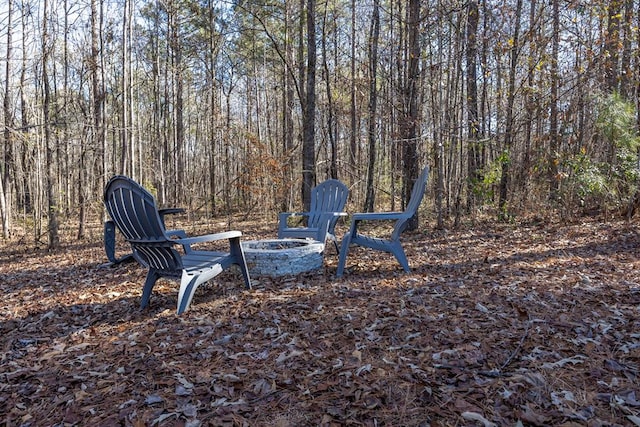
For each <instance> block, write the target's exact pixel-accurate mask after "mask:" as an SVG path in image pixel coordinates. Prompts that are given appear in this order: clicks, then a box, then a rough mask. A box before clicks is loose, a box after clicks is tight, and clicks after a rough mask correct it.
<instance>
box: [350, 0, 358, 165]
mask: <svg viewBox="0 0 640 427" xmlns="http://www.w3.org/2000/svg"><path fill="white" fill-rule="evenodd" d="M349 61H350V67H351V76H350V77H351V81H350V92H351V93H350V100H349V101H350V103H349V118H350V120H351V135H350V136H349V164H350V170H351V172H352V173H354V174H355V173H356V170H355V167H356V165H357V150H358V146H357V134H358V130H357V126H358V122H357V116H356V114H357V110H356V0H351V58H350V60H349Z"/></svg>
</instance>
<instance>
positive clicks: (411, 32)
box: [402, 0, 442, 230]
mask: <svg viewBox="0 0 640 427" xmlns="http://www.w3.org/2000/svg"><path fill="white" fill-rule="evenodd" d="M407 49H408V54H409V60H408V62H409V68H408V73H407V81H406V83H405V84H406V86H405V108H406V109H407V110H406V114H405V117H404V121H405V122H404V125H403V126H402V128H403V129H404V130H403V134H402V139H403V142H404V147H403V152H402V160H403V162H404V170H403V172H404V173H403V179H402V194H403V209H404V207H405V206H406V204H407V203H408V202H409V198H410V197H411V190H412V189H413V184H414V183H415V181H416V179H417V178H418V141H417V136H418V132H417V129H418V121H419V108H418V96H419V87H420V85H419V82H420V0H409V4H408V7H407ZM441 161H442V160H441ZM416 228H418V211H416V214H415V215H414V217H413V218H412V219H411V220H410V221H408V222H407V230H415V229H416Z"/></svg>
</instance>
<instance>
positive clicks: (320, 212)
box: [278, 179, 349, 250]
mask: <svg viewBox="0 0 640 427" xmlns="http://www.w3.org/2000/svg"><path fill="white" fill-rule="evenodd" d="M348 197H349V189H348V188H347V186H346V185H344V184H343V183H342V182H340V181H338V180H337V179H328V180H326V181H323V182H321V183H320V184H318V185H317V186H315V187H313V189H312V190H311V206H310V207H309V212H281V213H280V215H279V217H278V219H279V222H278V239H285V238H297V239H300V238H301V239H305V238H311V239H314V240H317V241H319V242H322V243H324V242H325V241H326V240H327V239H329V240H331V241H333V243H334V245H335V246H336V250H338V242H337V239H336V236H335V226H336V223H337V222H338V219H339V218H340V217H341V216H344V215H346V213H345V212H343V211H344V207H345V205H346V204H347V198H348ZM296 216H302V217H306V218H307V224H306V226H302V227H297V226H296V227H293V226H289V224H288V221H289V219H290V218H293V217H296Z"/></svg>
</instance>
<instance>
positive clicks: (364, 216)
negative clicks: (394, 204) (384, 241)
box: [351, 212, 407, 221]
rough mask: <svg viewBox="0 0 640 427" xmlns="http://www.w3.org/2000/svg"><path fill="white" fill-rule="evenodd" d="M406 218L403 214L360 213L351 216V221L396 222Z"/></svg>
mask: <svg viewBox="0 0 640 427" xmlns="http://www.w3.org/2000/svg"><path fill="white" fill-rule="evenodd" d="M405 216H407V214H406V213H405V212H360V213H355V214H353V215H352V216H351V219H352V220H353V221H369V220H382V221H384V220H390V221H391V220H397V219H400V218H404V217H405Z"/></svg>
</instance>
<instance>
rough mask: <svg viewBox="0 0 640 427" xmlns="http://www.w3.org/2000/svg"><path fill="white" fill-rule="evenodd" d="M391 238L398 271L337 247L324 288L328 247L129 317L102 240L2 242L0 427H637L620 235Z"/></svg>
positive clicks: (632, 265)
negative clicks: (22, 245) (287, 269)
mask: <svg viewBox="0 0 640 427" xmlns="http://www.w3.org/2000/svg"><path fill="white" fill-rule="evenodd" d="M233 228H237V229H242V230H243V231H244V233H245V238H247V239H254V238H266V237H269V238H272V237H274V236H273V235H268V236H267V235H265V233H264V232H263V231H261V230H258V229H257V228H254V229H252V225H251V224H236V225H235V226H234V227H233ZM274 230H275V228H274ZM216 231H219V230H216ZM343 231H344V230H343ZM273 234H275V232H274V233H273ZM404 242H405V248H406V250H407V254H408V257H409V260H410V263H411V265H412V266H413V268H414V269H413V272H412V273H410V274H404V273H402V271H401V269H400V268H399V266H398V265H397V263H396V262H395V260H394V259H393V258H392V257H391V256H388V255H387V254H382V253H376V252H372V251H368V250H363V249H361V248H353V249H352V250H351V252H350V255H349V259H348V262H347V266H348V270H347V273H346V274H345V277H344V278H343V279H335V278H334V276H333V273H334V271H335V267H336V263H337V262H336V261H337V260H336V255H335V250H334V249H333V248H328V250H327V253H326V254H325V258H326V262H325V268H324V270H323V271H321V272H319V273H313V274H307V275H303V276H299V277H290V278H283V279H277V280H276V279H261V278H256V280H255V283H254V285H255V289H254V290H253V291H249V292H247V291H244V290H243V286H242V283H241V280H240V279H239V277H238V276H237V273H235V272H225V273H223V274H222V275H220V276H218V278H217V279H216V280H215V281H214V282H212V283H210V284H207V285H204V286H202V287H201V288H200V289H198V291H197V292H196V296H195V298H194V301H193V303H192V306H191V308H190V310H189V311H188V312H187V313H186V314H185V315H183V316H181V317H178V316H176V315H175V304H176V297H177V296H176V294H177V284H176V283H174V282H170V281H160V282H158V285H157V286H156V289H155V291H154V295H153V296H152V300H151V307H150V309H148V310H145V311H140V310H139V308H138V303H139V298H140V293H141V288H142V282H143V280H144V275H145V271H144V270H142V269H141V268H139V267H138V266H137V265H136V264H125V265H121V266H119V267H116V268H104V267H101V266H100V264H102V263H103V262H105V259H104V255H103V252H102V248H101V244H100V243H95V244H92V245H87V246H73V245H69V246H67V247H66V248H65V249H64V250H63V251H60V252H58V253H45V252H41V251H25V252H22V251H19V250H15V247H13V248H8V247H5V248H3V252H4V255H3V257H2V260H1V261H0V286H1V289H2V295H3V298H2V302H1V303H0V328H1V329H0V333H1V334H2V341H1V343H2V356H1V360H0V379H1V381H0V414H2V415H1V418H0V420H2V422H4V423H5V424H6V425H9V426H20V425H22V426H31V425H33V426H40V425H56V426H62V425H131V426H147V425H156V426H173V425H180V426H182V425H184V426H200V425H211V426H236V425H237V426H262V425H270V426H301V425H322V426H337V425H364V426H376V425H378V426H379V425H393V426H400V425H402V426H427V425H434V426H438V425H441V426H445V425H446V426H454V425H469V426H486V427H488V426H514V425H533V426H542V425H564V426H571V425H589V426H601V425H607V426H609V425H640V385H639V383H640V381H639V375H640V372H639V368H640V320H639V319H640V269H639V268H638V267H639V266H640V261H639V259H638V254H639V250H638V245H639V244H640V235H639V234H638V226H637V225H635V224H627V223H624V222H613V223H611V222H609V223H599V222H585V223H582V224H575V225H568V226H564V225H520V226H506V225H484V226H477V227H475V229H474V230H464V231H448V232H439V231H434V230H426V231H424V232H421V233H414V234H406V235H405V236H404Z"/></svg>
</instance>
